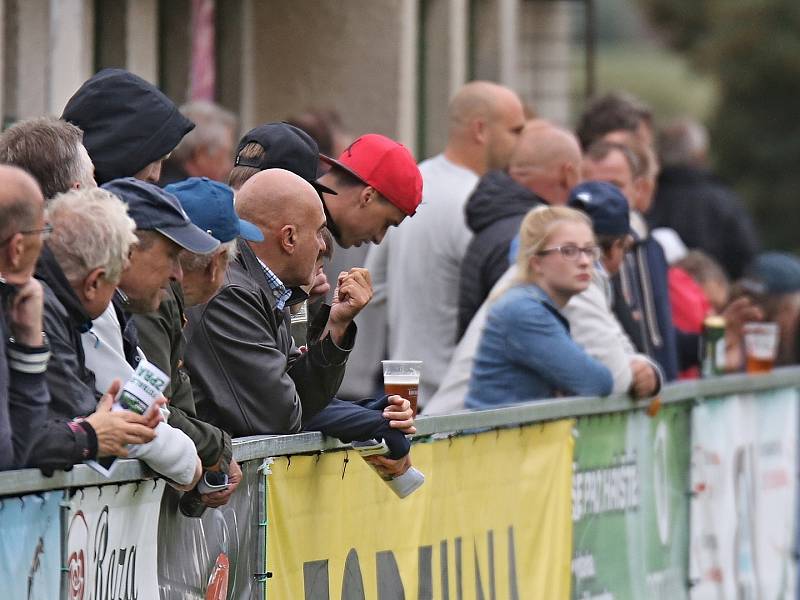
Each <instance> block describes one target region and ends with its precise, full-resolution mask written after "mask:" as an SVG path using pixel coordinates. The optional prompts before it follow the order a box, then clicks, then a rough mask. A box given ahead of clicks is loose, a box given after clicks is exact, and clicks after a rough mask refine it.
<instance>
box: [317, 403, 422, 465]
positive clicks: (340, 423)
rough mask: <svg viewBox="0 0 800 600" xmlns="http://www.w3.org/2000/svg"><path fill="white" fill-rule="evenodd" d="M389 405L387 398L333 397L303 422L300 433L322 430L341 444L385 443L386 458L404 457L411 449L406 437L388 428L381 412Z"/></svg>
mask: <svg viewBox="0 0 800 600" xmlns="http://www.w3.org/2000/svg"><path fill="white" fill-rule="evenodd" d="M388 404H389V396H383V397H382V398H378V399H376V400H372V399H368V400H361V401H360V402H346V401H344V400H339V399H338V398H334V399H333V400H331V402H330V404H328V406H326V407H325V408H323V409H322V410H321V411H320V412H318V413H317V414H316V415H314V416H313V417H311V418H310V419H308V420H305V419H304V420H303V431H321V432H322V433H324V434H325V435H328V436H331V437H335V438H338V439H340V440H341V441H343V442H344V443H346V444H347V443H350V442H353V441H359V442H364V441H367V440H370V439H376V440H378V441H381V440H383V441H385V442H386V445H387V446H388V447H389V454H388V457H389V458H393V459H395V460H397V459H399V458H402V457H404V456H405V455H406V454H408V452H409V450H410V449H411V444H410V443H409V441H408V440H407V439H406V436H405V435H404V434H403V433H402V432H401V431H398V430H397V429H392V428H391V427H389V421H388V420H387V419H386V418H384V416H383V409H384V408H386V407H387V406H388Z"/></svg>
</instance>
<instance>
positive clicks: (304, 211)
mask: <svg viewBox="0 0 800 600" xmlns="http://www.w3.org/2000/svg"><path fill="white" fill-rule="evenodd" d="M236 210H237V212H238V213H239V216H240V217H241V218H243V219H247V220H248V221H250V222H252V223H254V224H255V225H256V226H257V227H258V228H259V229H260V230H261V232H262V233H263V234H264V241H263V242H245V241H243V240H240V241H239V256H238V257H237V259H236V260H235V261H234V262H233V263H232V264H231V266H230V267H229V268H228V270H227V272H226V274H225V282H224V283H223V286H222V289H221V290H220V291H219V293H217V295H216V296H214V297H213V298H212V299H211V300H210V301H209V302H208V303H207V304H205V305H203V306H198V307H194V308H192V309H190V310H189V311H188V313H187V317H188V324H187V327H186V329H185V330H184V334H185V336H186V340H187V351H186V355H185V360H186V367H187V369H188V371H189V375H190V378H191V381H192V388H193V391H194V396H195V402H196V405H197V413H198V416H199V417H200V418H203V419H205V420H208V421H210V422H212V423H215V424H217V425H218V426H220V427H222V428H223V429H225V430H226V431H228V432H229V433H230V434H231V435H233V436H245V435H255V434H269V433H297V432H299V431H300V428H301V427H302V424H303V422H304V421H305V420H307V419H309V418H310V417H312V416H313V415H314V414H316V413H318V412H319V411H320V410H322V409H323V408H324V407H325V406H327V405H328V403H329V402H330V400H331V398H332V397H333V395H334V394H335V393H336V391H337V389H338V387H339V384H340V383H341V380H342V377H343V375H344V370H345V365H346V363H347V358H348V355H349V353H350V350H351V349H352V347H353V343H354V341H355V334H356V326H355V324H354V323H353V318H354V317H355V316H356V315H357V314H358V312H359V311H360V310H361V309H362V308H363V307H364V306H365V305H366V304H367V303H368V302H369V300H370V299H371V297H372V288H371V284H370V278H369V273H367V272H366V271H365V270H364V269H352V270H351V271H350V272H349V273H342V274H341V275H340V277H339V282H338V292H337V294H336V295H335V298H336V299H335V300H334V303H333V306H332V307H327V306H325V307H323V308H322V309H321V310H320V311H319V312H318V314H317V315H316V317H315V319H314V321H313V322H312V323H311V324H310V326H309V336H308V342H309V343H308V347H307V350H306V351H305V352H301V351H300V350H299V349H298V348H297V347H296V346H295V345H294V343H293V341H292V337H291V334H290V329H289V318H288V311H287V310H286V307H287V306H289V305H290V304H292V303H293V302H297V301H301V300H302V299H303V298H304V294H303V293H302V292H301V291H300V290H299V289H298V286H301V285H308V284H310V283H311V282H312V281H313V278H314V274H315V270H316V264H317V260H318V258H319V257H320V256H321V254H322V252H323V251H324V250H325V241H324V238H323V233H322V232H323V230H324V228H325V213H324V211H323V208H322V203H321V201H320V198H319V195H318V194H317V192H316V191H315V190H314V188H313V187H312V186H311V184H309V183H308V182H306V181H304V180H303V179H301V178H300V177H298V176H297V175H295V174H293V173H290V172H288V171H285V170H283V169H268V170H266V171H262V172H260V173H258V174H256V175H254V176H253V177H252V178H251V179H249V180H248V181H247V182H246V183H245V184H244V186H242V188H241V189H240V190H239V192H238V194H237V199H236Z"/></svg>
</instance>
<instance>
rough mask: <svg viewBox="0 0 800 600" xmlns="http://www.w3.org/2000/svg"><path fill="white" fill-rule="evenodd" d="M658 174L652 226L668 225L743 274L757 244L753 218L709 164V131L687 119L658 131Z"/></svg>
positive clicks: (688, 242)
mask: <svg viewBox="0 0 800 600" xmlns="http://www.w3.org/2000/svg"><path fill="white" fill-rule="evenodd" d="M658 153H659V159H660V160H661V167H662V169H661V174H660V175H659V176H658V187H657V190H656V196H655V201H654V202H653V206H652V208H651V209H650V211H649V212H648V213H647V215H646V216H647V222H648V224H649V225H650V227H653V228H655V227H670V228H672V229H674V230H675V231H677V232H678V235H679V236H680V237H681V240H683V243H684V244H686V246H688V247H689V248H699V249H701V250H703V251H704V252H707V253H708V254H710V255H711V256H712V257H713V258H714V259H715V260H717V262H719V263H720V264H721V265H722V266H723V267H724V268H725V271H727V273H728V276H729V277H730V278H731V279H737V278H739V277H741V276H742V274H743V273H744V270H745V269H746V268H747V266H748V265H749V264H750V261H752V260H753V258H754V257H755V256H756V254H757V252H758V248H759V241H758V236H757V234H756V228H755V226H754V225H753V221H752V219H751V217H750V215H749V214H748V212H747V210H746V209H745V207H744V205H743V204H742V202H741V200H740V199H739V198H738V197H737V196H736V194H735V193H734V191H733V190H732V189H730V188H729V187H728V186H726V185H724V184H723V183H722V181H720V180H719V179H718V178H717V177H715V176H714V175H713V173H711V171H709V170H708V134H707V132H706V131H705V128H704V127H703V126H702V125H700V124H699V123H696V122H694V121H691V120H688V119H680V120H676V121H674V122H672V123H669V124H667V125H666V126H665V127H663V128H662V129H661V130H660V131H659V134H658Z"/></svg>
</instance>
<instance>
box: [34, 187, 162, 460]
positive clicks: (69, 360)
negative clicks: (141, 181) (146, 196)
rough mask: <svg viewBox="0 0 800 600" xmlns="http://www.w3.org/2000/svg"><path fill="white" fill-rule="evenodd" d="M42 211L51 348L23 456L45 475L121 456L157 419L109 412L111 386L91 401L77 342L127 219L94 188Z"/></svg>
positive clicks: (114, 261)
mask: <svg viewBox="0 0 800 600" xmlns="http://www.w3.org/2000/svg"><path fill="white" fill-rule="evenodd" d="M48 216H49V219H50V223H51V226H52V227H53V235H52V237H51V238H50V240H49V242H48V243H47V244H46V245H45V246H44V248H43V250H42V253H41V255H40V257H39V260H38V263H37V265H36V277H37V279H38V280H40V281H41V283H42V286H43V288H44V297H45V305H44V327H45V331H46V332H47V335H48V339H49V340H50V344H51V346H52V358H51V360H50V364H49V366H48V369H47V387H48V390H49V392H50V397H51V402H50V406H49V411H48V420H47V423H46V424H45V425H44V427H43V428H42V429H41V430H40V431H39V432H38V434H37V439H36V443H35V444H34V448H33V451H32V455H31V458H30V461H29V463H30V464H31V465H32V466H35V467H41V468H42V469H43V470H45V471H46V472H48V471H52V470H53V469H67V468H69V467H71V466H72V465H74V464H75V463H78V462H81V461H83V460H86V459H93V458H96V457H97V456H108V455H114V456H126V455H127V450H126V449H125V447H126V445H127V444H142V443H146V442H148V441H150V440H152V439H153V437H154V435H155V434H154V432H153V427H154V426H155V424H156V422H157V419H156V417H155V415H154V414H151V415H148V417H144V416H140V415H137V414H136V413H133V412H131V411H113V412H112V411H111V410H110V408H111V406H110V405H111V399H112V397H113V396H114V395H115V394H116V389H117V388H116V387H112V389H110V390H109V393H108V394H106V395H105V397H104V398H103V400H102V401H101V402H100V404H99V405H98V400H100V394H98V393H96V392H95V377H94V373H92V371H90V370H89V369H88V368H87V367H86V363H85V360H84V353H83V346H82V344H81V333H82V332H84V331H86V330H88V329H89V328H90V327H91V325H92V318H94V317H97V316H98V315H99V314H100V313H102V312H103V310H105V308H106V306H108V304H109V302H110V301H111V296H112V294H113V293H114V290H115V288H116V285H117V283H118V282H119V278H120V276H121V275H122V270H123V268H124V266H125V264H126V261H127V257H128V251H129V248H130V246H131V244H133V243H135V242H136V236H135V235H134V229H135V224H134V222H133V221H132V220H131V219H130V218H129V217H128V215H127V210H126V208H125V205H124V204H123V203H122V202H121V201H120V200H119V199H118V198H116V197H115V196H114V195H113V194H110V193H109V192H106V191H104V190H101V189H97V188H89V189H85V190H80V191H73V192H70V193H68V194H62V195H60V196H57V197H56V199H55V200H53V201H52V202H51V204H50V206H49V210H48ZM76 417H79V419H78V420H77V421H73V419H75V418H76Z"/></svg>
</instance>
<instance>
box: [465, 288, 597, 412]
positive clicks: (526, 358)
mask: <svg viewBox="0 0 800 600" xmlns="http://www.w3.org/2000/svg"><path fill="white" fill-rule="evenodd" d="M612 386H613V380H612V378H611V373H610V372H609V370H608V369H607V368H606V367H605V366H603V365H602V364H601V363H600V362H598V361H596V360H595V359H593V358H592V357H590V356H589V355H588V354H586V352H584V350H583V349H582V348H581V347H580V346H578V345H577V344H576V343H575V342H573V341H572V338H571V337H570V335H569V324H568V323H567V320H566V319H565V318H564V317H563V316H562V315H561V313H560V312H559V311H558V309H557V308H556V307H555V305H554V304H553V302H552V300H550V298H549V297H548V296H547V294H546V293H545V292H544V291H543V290H542V289H541V288H539V287H538V286H536V285H533V284H522V285H517V286H515V287H512V288H511V289H510V290H508V291H507V292H506V293H505V294H503V296H502V297H500V298H499V299H498V300H497V301H496V302H495V303H494V305H493V306H492V307H491V308H490V309H489V315H488V317H487V320H486V327H485V328H484V330H483V335H482V337H481V341H480V344H479V346H478V351H477V353H476V355H475V363H474V365H473V368H472V376H471V378H470V383H469V391H468V392H467V398H466V406H467V408H473V409H474V408H494V407H496V406H500V405H502V404H510V403H514V402H523V401H525V400H539V399H542V398H552V397H553V396H554V395H555V394H556V393H557V392H561V393H563V394H566V395H568V396H606V395H608V394H610V393H611V389H612Z"/></svg>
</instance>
